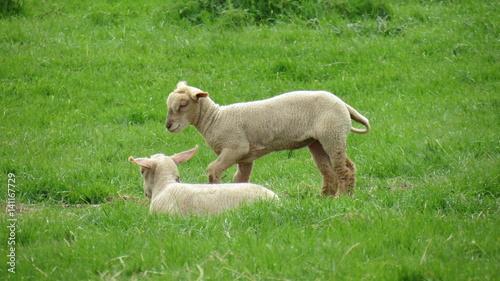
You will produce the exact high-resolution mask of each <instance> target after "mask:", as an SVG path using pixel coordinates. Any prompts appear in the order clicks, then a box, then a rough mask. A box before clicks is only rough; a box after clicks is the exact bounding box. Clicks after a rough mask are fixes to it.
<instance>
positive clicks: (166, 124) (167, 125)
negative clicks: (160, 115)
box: [165, 122, 172, 130]
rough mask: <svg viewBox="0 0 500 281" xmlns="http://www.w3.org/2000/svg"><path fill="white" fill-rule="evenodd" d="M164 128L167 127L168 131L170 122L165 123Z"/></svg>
mask: <svg viewBox="0 0 500 281" xmlns="http://www.w3.org/2000/svg"><path fill="white" fill-rule="evenodd" d="M165 127H167V130H169V129H170V127H172V123H170V122H167V123H165Z"/></svg>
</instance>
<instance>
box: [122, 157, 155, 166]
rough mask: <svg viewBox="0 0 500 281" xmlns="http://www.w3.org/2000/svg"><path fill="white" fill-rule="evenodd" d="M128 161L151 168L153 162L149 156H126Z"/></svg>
mask: <svg viewBox="0 0 500 281" xmlns="http://www.w3.org/2000/svg"><path fill="white" fill-rule="evenodd" d="M128 161H130V162H132V163H134V164H137V165H139V166H141V167H144V168H146V169H151V168H153V166H154V164H155V162H154V161H153V160H151V159H149V158H137V159H135V158H134V157H132V156H130V157H129V158H128Z"/></svg>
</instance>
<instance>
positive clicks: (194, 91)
mask: <svg viewBox="0 0 500 281" xmlns="http://www.w3.org/2000/svg"><path fill="white" fill-rule="evenodd" d="M187 90H188V93H189V95H190V96H191V98H192V99H193V100H195V101H198V100H199V99H200V98H206V97H208V93H207V92H204V91H202V90H200V89H198V88H195V87H191V86H188V87H187Z"/></svg>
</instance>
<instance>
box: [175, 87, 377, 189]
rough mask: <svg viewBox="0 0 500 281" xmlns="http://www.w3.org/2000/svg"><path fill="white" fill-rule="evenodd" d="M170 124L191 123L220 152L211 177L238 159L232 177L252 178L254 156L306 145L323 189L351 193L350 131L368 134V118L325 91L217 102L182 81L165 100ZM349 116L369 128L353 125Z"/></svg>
mask: <svg viewBox="0 0 500 281" xmlns="http://www.w3.org/2000/svg"><path fill="white" fill-rule="evenodd" d="M167 107H168V115H167V120H166V128H167V130H168V131H169V132H172V133H178V132H180V131H182V130H183V129H185V128H186V127H188V126H189V125H193V126H194V127H195V128H196V129H197V130H198V131H199V132H200V133H201V135H202V136H203V138H204V139H205V141H206V143H207V144H208V145H209V146H210V148H212V150H213V151H214V152H215V153H216V154H217V155H218V158H217V159H216V160H215V161H214V162H212V163H210V165H209V166H208V168H207V172H208V177H209V181H210V182H211V183H219V182H220V180H221V174H222V172H223V171H225V170H226V169H228V168H229V167H231V166H232V165H234V164H238V170H237V172H236V174H235V175H234V177H233V181H234V182H248V181H249V179H250V175H251V172H252V166H253V161H254V160H255V159H257V158H260V157H262V156H264V155H266V154H268V153H270V152H273V151H278V150H293V149H299V148H302V147H305V146H308V148H309V151H310V152H311V154H312V156H313V159H314V161H315V163H316V167H317V168H318V170H319V171H320V172H321V174H322V175H323V194H324V195H328V196H338V195H340V194H346V193H350V192H352V190H353V189H354V185H355V181H356V179H355V170H356V169H355V166H354V163H353V162H352V161H351V160H350V159H349V158H348V157H347V153H346V139H347V134H348V133H349V131H351V132H354V133H357V134H365V133H367V132H368V131H369V130H370V124H369V122H368V119H366V118H365V117H364V116H362V115H361V114H359V113H358V112H357V111H356V110H355V109H354V108H352V107H351V106H349V105H348V104H346V103H345V102H343V101H342V100H341V99H339V98H338V97H336V96H335V95H333V94H331V93H329V92H325V91H296V92H290V93H285V94H282V95H279V96H276V97H273V98H270V99H266V100H260V101H254V102H246V103H237V104H232V105H228V106H219V105H217V104H215V103H214V102H213V101H212V100H211V99H210V98H209V97H208V93H206V92H204V91H202V90H200V89H198V88H195V87H191V86H188V85H187V83H186V82H184V81H182V82H179V83H178V84H177V88H176V89H175V90H174V91H173V92H172V93H171V94H170V95H169V96H168V99H167ZM351 119H352V120H354V121H356V122H358V123H360V124H362V125H364V126H365V127H366V129H364V130H360V129H355V128H352V125H351Z"/></svg>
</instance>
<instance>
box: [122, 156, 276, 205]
mask: <svg viewBox="0 0 500 281" xmlns="http://www.w3.org/2000/svg"><path fill="white" fill-rule="evenodd" d="M197 151H198V146H196V147H195V148H193V149H191V150H188V151H184V152H181V153H178V154H175V155H173V156H165V155H163V154H155V155H153V156H151V158H134V157H132V156H130V157H129V158H128V160H129V161H130V162H133V163H135V164H137V165H139V166H140V167H141V174H142V176H143V178H144V193H145V195H146V196H147V197H148V198H150V199H151V204H150V209H149V212H150V213H165V212H166V213H169V214H173V215H188V214H194V215H208V214H220V213H221V212H223V211H225V210H228V209H233V208H236V207H238V206H239V205H241V204H243V203H250V202H255V201H258V200H270V199H275V200H279V198H278V196H277V195H276V194H275V193H274V192H272V191H271V190H269V189H267V188H265V187H263V186H260V185H256V184H250V183H233V184H188V183H180V182H179V172H178V170H177V165H179V164H180V163H183V162H186V161H187V160H189V159H190V158H191V157H193V155H194V154H195V153H196V152H197Z"/></svg>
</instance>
